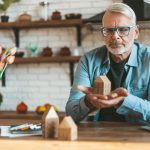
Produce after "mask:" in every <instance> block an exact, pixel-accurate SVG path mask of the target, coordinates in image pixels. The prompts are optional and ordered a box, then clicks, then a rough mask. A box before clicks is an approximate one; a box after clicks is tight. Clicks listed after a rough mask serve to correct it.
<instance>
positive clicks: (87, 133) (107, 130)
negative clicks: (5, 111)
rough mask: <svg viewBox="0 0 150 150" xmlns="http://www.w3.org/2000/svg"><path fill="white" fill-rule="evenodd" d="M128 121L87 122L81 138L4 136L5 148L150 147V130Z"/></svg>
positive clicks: (0, 121) (1, 146) (99, 149)
mask: <svg viewBox="0 0 150 150" xmlns="http://www.w3.org/2000/svg"><path fill="white" fill-rule="evenodd" d="M26 122H36V123H37V122H40V119H34V120H32V119H4V118H3V119H0V125H10V124H16V123H26ZM140 127H141V126H140V125H133V124H128V123H124V122H122V123H121V122H98V123H93V122H83V123H81V124H79V125H78V129H79V132H78V134H79V136H78V140H77V141H59V140H57V139H43V138H42V136H33V137H23V138H13V139H12V138H11V139H8V138H2V137H1V138H0V149H3V150H26V149H28V150H57V149H58V150H61V149H62V150H83V149H86V150H128V149H129V150H130V149H131V150H133V149H136V150H141V149H142V150H149V149H150V132H148V131H145V130H142V129H141V128H140Z"/></svg>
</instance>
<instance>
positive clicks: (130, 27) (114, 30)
mask: <svg viewBox="0 0 150 150" xmlns="http://www.w3.org/2000/svg"><path fill="white" fill-rule="evenodd" d="M134 27H136V25H132V26H120V27H117V28H108V27H101V29H100V31H101V33H102V35H103V36H105V37H107V36H109V35H112V33H113V32H117V34H118V35H119V36H120V37H124V36H128V35H129V33H130V31H131V29H132V28H134ZM119 28H128V30H129V31H128V34H127V35H120V33H119V31H118V29H119ZM104 29H112V33H110V34H109V35H104V33H103V30H104Z"/></svg>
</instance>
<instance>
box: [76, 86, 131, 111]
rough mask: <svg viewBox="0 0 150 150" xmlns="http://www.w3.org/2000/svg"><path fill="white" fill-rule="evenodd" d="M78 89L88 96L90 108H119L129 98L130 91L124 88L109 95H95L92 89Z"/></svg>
mask: <svg viewBox="0 0 150 150" xmlns="http://www.w3.org/2000/svg"><path fill="white" fill-rule="evenodd" d="M77 89H78V90H80V91H82V92H83V93H85V94H86V99H85V103H86V104H87V106H88V107H89V108H93V107H94V108H96V109H100V108H109V107H112V106H114V107H118V106H119V105H120V104H121V103H122V102H123V100H124V98H125V97H126V96H128V91H127V90H126V89H124V88H117V89H116V90H114V91H112V92H111V93H110V94H108V95H100V94H93V93H92V88H89V87H84V86H81V85H79V86H77Z"/></svg>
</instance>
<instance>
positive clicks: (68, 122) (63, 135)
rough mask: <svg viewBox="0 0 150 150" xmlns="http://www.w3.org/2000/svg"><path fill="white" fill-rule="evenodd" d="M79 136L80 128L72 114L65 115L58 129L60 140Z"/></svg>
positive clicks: (74, 138) (73, 138)
mask: <svg viewBox="0 0 150 150" xmlns="http://www.w3.org/2000/svg"><path fill="white" fill-rule="evenodd" d="M77 137H78V129H77V126H76V124H75V123H74V121H73V119H72V118H71V117H70V116H67V117H65V118H64V119H63V120H62V122H61V124H60V125H59V129H58V139H59V140H76V139H77Z"/></svg>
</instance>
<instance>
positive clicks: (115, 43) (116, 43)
mask: <svg viewBox="0 0 150 150" xmlns="http://www.w3.org/2000/svg"><path fill="white" fill-rule="evenodd" d="M120 45H123V44H122V43H120V42H117V41H113V42H111V43H109V46H110V47H118V46H120Z"/></svg>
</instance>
